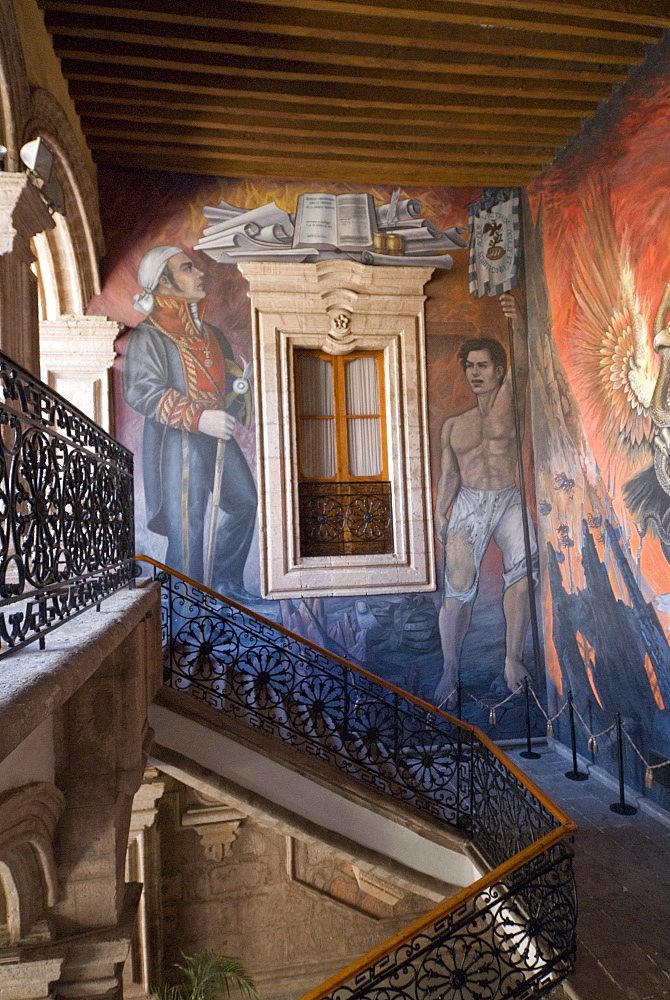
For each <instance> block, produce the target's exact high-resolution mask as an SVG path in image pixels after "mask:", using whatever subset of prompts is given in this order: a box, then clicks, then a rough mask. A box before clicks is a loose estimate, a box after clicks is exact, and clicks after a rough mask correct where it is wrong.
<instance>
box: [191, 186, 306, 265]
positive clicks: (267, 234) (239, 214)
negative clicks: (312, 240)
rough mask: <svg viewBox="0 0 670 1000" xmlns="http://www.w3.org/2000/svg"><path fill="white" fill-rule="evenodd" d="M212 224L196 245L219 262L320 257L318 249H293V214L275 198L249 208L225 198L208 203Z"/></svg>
mask: <svg viewBox="0 0 670 1000" xmlns="http://www.w3.org/2000/svg"><path fill="white" fill-rule="evenodd" d="M203 214H204V216H205V218H206V219H207V221H208V222H209V226H207V228H206V229H205V230H204V231H203V234H202V237H201V238H200V240H199V241H198V242H197V243H196V244H195V246H194V248H193V249H194V250H202V251H203V252H204V253H206V254H207V255H208V256H209V257H211V258H212V259H213V260H216V261H219V263H223V264H226V263H230V264H236V263H237V262H238V261H243V260H283V261H289V262H293V263H296V262H298V263H299V262H301V261H304V260H307V259H308V258H316V257H318V253H319V252H318V250H313V249H311V248H306V249H302V250H295V249H294V248H293V228H294V227H293V216H291V215H289V214H288V212H285V211H284V209H283V208H279V207H278V206H277V205H275V203H274V202H273V201H271V202H268V204H267V205H262V206H261V207H260V208H253V209H251V210H250V211H247V210H246V209H244V208H236V207H235V206H234V205H229V204H228V203H227V202H225V201H221V202H219V204H218V205H215V206H209V205H207V206H205V208H204V209H203Z"/></svg>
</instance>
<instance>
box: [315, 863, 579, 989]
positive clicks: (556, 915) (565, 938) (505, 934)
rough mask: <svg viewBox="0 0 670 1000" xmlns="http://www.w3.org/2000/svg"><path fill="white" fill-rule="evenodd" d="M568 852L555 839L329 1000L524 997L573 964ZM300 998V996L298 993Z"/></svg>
mask: <svg viewBox="0 0 670 1000" xmlns="http://www.w3.org/2000/svg"><path fill="white" fill-rule="evenodd" d="M576 916H577V912H576V899H575V891H574V878H573V871H572V854H571V852H570V851H569V850H568V849H567V847H566V846H565V845H564V844H562V843H560V844H556V845H555V846H554V847H552V848H550V849H549V850H547V851H546V852H544V853H543V854H541V855H540V856H539V857H538V858H534V859H533V860H532V861H530V862H528V864H525V865H522V866H521V867H520V868H519V869H517V871H516V872H515V873H514V878H513V879H505V880H501V881H494V882H493V883H492V884H488V885H485V886H484V887H482V888H480V889H479V890H478V891H476V892H474V893H473V894H472V895H470V897H469V898H468V899H467V900H465V901H464V902H463V904H462V905H460V906H458V907H456V908H455V909H452V910H451V911H450V912H449V913H447V914H446V915H445V916H444V917H442V918H441V919H438V920H436V921H435V922H434V923H431V924H429V925H428V926H427V927H422V928H421V930H420V931H419V932H418V933H416V934H414V935H412V936H410V937H409V938H407V939H406V940H404V941H403V942H402V943H401V944H400V945H399V946H397V947H395V948H393V949H392V950H390V951H386V952H385V953H384V954H383V955H381V956H380V957H379V959H378V960H376V961H372V962H371V963H370V964H369V965H368V966H367V968H366V969H364V971H362V972H360V973H359V974H358V975H355V976H353V977H352V978H351V980H349V981H348V982H346V983H344V984H342V985H341V986H339V987H338V988H337V989H335V990H333V992H332V993H327V994H323V996H324V998H325V997H327V998H328V1000H369V998H370V997H374V998H375V1000H418V998H421V997H425V998H440V1000H501V998H505V997H517V998H520V1000H530V998H531V997H540V996H543V995H544V994H545V993H546V992H547V991H548V990H550V989H553V988H554V987H555V986H556V984H557V983H558V982H560V980H561V979H563V978H564V977H565V976H566V975H567V974H568V973H569V972H570V971H571V970H572V967H573V962H574V950H575V942H574V928H575V921H576ZM304 1000H306V998H304Z"/></svg>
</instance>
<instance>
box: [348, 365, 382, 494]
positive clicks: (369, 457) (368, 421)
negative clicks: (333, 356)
mask: <svg viewBox="0 0 670 1000" xmlns="http://www.w3.org/2000/svg"><path fill="white" fill-rule="evenodd" d="M344 371H345V391H346V402H347V417H348V419H347V445H348V449H349V473H350V475H352V476H378V475H379V474H380V472H381V471H382V452H381V426H380V418H379V416H378V414H379V379H378V377H377V361H376V359H375V358H354V359H353V360H352V361H348V362H347V363H346V365H345V368H344ZM364 414H370V416H367V417H364V418H363V419H351V417H352V415H355V417H358V416H359V415H360V416H361V417H363V415H364Z"/></svg>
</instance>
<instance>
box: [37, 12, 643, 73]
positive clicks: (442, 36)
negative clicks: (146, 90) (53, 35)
mask: <svg viewBox="0 0 670 1000" xmlns="http://www.w3.org/2000/svg"><path fill="white" fill-rule="evenodd" d="M138 2H139V3H141V5H142V6H141V8H137V7H133V8H129V7H121V6H119V7H111V6H109V5H107V4H105V5H103V4H92V3H88V2H87V3H77V2H74V0H41V2H40V6H41V7H42V8H43V9H44V10H45V11H46V12H47V25H52V26H53V28H56V27H57V26H58V25H59V24H62V23H63V22H64V21H66V20H67V19H70V18H73V17H75V16H76V15H86V16H87V17H88V18H89V19H93V18H94V17H95V18H97V19H98V20H101V19H102V20H104V21H106V22H107V23H109V22H110V19H112V18H113V19H114V21H115V23H116V24H117V25H118V26H119V27H120V28H121V29H122V30H124V28H125V23H124V22H130V24H133V23H135V24H136V23H137V22H139V23H140V24H147V25H155V26H156V30H157V31H158V32H165V33H166V34H168V35H170V34H172V33H181V34H182V35H186V34H188V33H191V32H192V31H193V29H194V28H205V29H212V30H214V31H226V30H235V31H240V32H248V33H253V34H254V35H256V36H258V35H261V36H262V35H266V34H269V35H278V36H280V37H284V38H286V37H290V38H294V39H301V38H303V39H304V38H308V39H310V40H321V41H325V42H326V43H333V42H347V43H353V44H358V43H362V44H364V45H369V44H378V45H382V46H389V47H397V46H400V47H403V48H404V47H406V46H409V47H412V48H417V49H423V48H425V49H434V50H437V51H444V50H449V51H451V52H461V53H465V54H471V55H472V54H475V55H477V54H482V55H485V56H486V55H490V56H495V57H499V58H501V57H516V56H518V57H527V58H538V59H555V60H567V61H569V62H573V61H574V60H577V59H578V60H579V61H580V62H588V63H596V65H603V64H614V65H626V66H631V65H639V63H641V62H642V60H643V59H644V55H645V52H644V47H643V45H642V44H641V43H637V42H635V43H631V42H622V41H617V40H613V39H607V40H603V39H593V38H588V37H583V38H582V37H578V36H574V35H570V36H565V35H563V36H558V35H557V36H552V35H546V34H543V35H542V34H537V33H536V32H532V31H520V30H516V31H497V30H494V29H490V28H480V29H479V30H478V31H476V32H475V31H473V30H472V28H471V27H470V26H469V25H468V26H461V25H445V26H444V27H443V30H442V31H440V30H436V27H435V25H434V24H433V23H430V22H414V23H408V24H407V25H406V26H400V25H398V23H397V22H394V21H388V22H384V21H383V20H380V19H379V18H374V19H370V18H368V19H367V20H366V19H364V18H360V17H356V16H355V15H354V14H351V15H349V16H348V17H347V18H346V20H345V19H344V18H342V16H341V15H335V16H332V15H323V14H322V13H320V12H316V13H312V14H310V13H309V12H304V11H302V12H301V14H299V15H297V16H296V14H295V12H293V11H292V10H291V9H273V10H272V11H271V12H267V11H264V10H263V9H262V8H261V13H262V14H264V15H265V18H266V19H265V20H259V19H258V18H256V19H255V20H247V19H246V18H244V17H243V14H244V13H245V11H244V10H241V11H240V17H239V18H238V19H235V18H234V17H233V14H234V13H235V11H236V10H238V8H239V6H240V5H239V4H238V3H236V2H235V0H229V2H227V3H226V6H225V13H226V15H227V16H226V17H225V18H224V17H221V16H219V17H197V16H195V15H194V14H193V12H192V11H191V12H190V13H188V14H178V13H175V12H174V4H172V5H171V10H170V12H165V11H164V10H160V9H158V5H159V4H160V3H163V0H157V3H156V8H157V9H147V7H148V0H138ZM163 5H164V4H163ZM270 16H271V17H272V20H269V18H270ZM344 24H346V26H347V27H346V30H344V28H343V25H344ZM366 25H367V31H366V30H365V27H366ZM354 27H356V28H357V30H352V29H353V28H354ZM401 27H406V28H407V30H406V31H405V32H404V33H403V34H399V33H398V32H399V30H400V28H401Z"/></svg>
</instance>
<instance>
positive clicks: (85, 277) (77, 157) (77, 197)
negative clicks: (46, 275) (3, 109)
mask: <svg viewBox="0 0 670 1000" xmlns="http://www.w3.org/2000/svg"><path fill="white" fill-rule="evenodd" d="M38 136H39V137H41V138H42V139H44V140H45V141H46V143H47V145H48V147H49V149H50V150H51V152H52V153H53V154H54V161H55V162H54V172H55V175H56V177H57V178H58V180H59V181H60V183H61V186H62V188H63V192H64V195H65V206H66V212H67V216H66V218H63V217H62V216H61V217H58V218H57V219H56V220H55V221H56V225H55V227H54V230H53V231H52V233H51V234H50V235H48V236H46V239H47V240H48V242H49V248H50V251H51V256H52V258H53V259H54V260H55V261H56V262H57V268H56V275H57V278H59V279H60V285H59V286H58V287H59V294H60V296H61V299H62V301H63V305H64V306H66V308H64V309H62V310H61V313H60V315H65V314H69V315H72V314H75V315H76V314H78V313H79V314H81V313H83V312H84V310H85V308H86V306H87V305H88V303H89V302H90V300H91V298H92V297H93V296H94V295H97V294H98V293H99V291H100V278H99V273H98V260H99V258H100V257H101V256H102V254H103V251H104V241H103V236H102V226H101V223H100V215H99V210H98V195H97V190H96V186H95V181H94V178H93V176H92V175H91V172H90V169H89V166H88V163H87V161H86V159H85V157H84V153H83V150H82V149H81V146H80V144H79V140H78V139H77V136H76V135H75V132H74V129H73V128H72V125H71V124H70V122H69V120H68V117H67V115H66V114H65V112H64V110H63V108H62V107H61V105H60V104H59V103H58V101H57V100H56V98H55V97H53V95H52V94H50V93H48V91H46V90H42V89H40V88H35V89H34V90H33V91H32V100H31V107H30V117H29V119H28V121H27V122H26V125H25V128H24V132H23V137H22V142H23V143H25V142H30V140H31V139H36V138H38ZM36 248H37V249H38V250H39V249H40V247H39V246H37V247H36ZM66 274H67V275H68V282H69V284H68V283H67V282H65V281H64V277H65V275H66ZM75 275H76V280H77V282H78V293H77V294H73V288H72V282H73V279H74V277H75ZM73 299H74V300H76V301H78V302H80V303H81V306H80V308H78V309H74V308H71V307H72V306H74V305H75V304H76V301H73ZM49 318H54V317H53V316H52V317H49Z"/></svg>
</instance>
